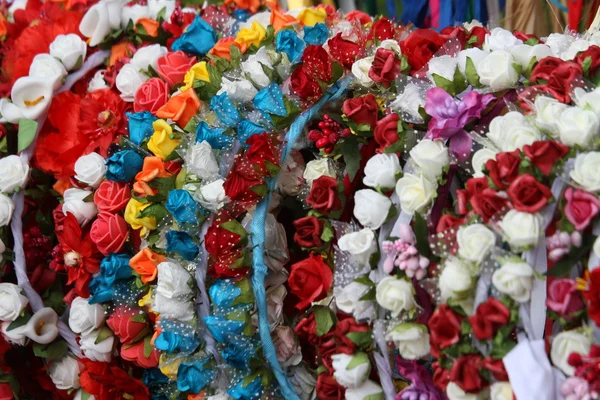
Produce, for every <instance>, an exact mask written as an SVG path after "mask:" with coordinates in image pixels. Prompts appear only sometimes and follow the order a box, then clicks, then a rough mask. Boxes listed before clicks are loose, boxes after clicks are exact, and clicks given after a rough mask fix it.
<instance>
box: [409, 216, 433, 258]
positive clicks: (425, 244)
mask: <svg viewBox="0 0 600 400" xmlns="http://www.w3.org/2000/svg"><path fill="white" fill-rule="evenodd" d="M413 221H414V226H413V227H414V232H415V238H416V239H417V244H416V247H417V250H419V253H420V254H421V255H422V256H423V257H426V258H429V259H431V248H430V247H429V229H428V228H427V221H426V220H425V219H424V218H423V217H422V216H421V214H419V213H415V215H414V216H413Z"/></svg>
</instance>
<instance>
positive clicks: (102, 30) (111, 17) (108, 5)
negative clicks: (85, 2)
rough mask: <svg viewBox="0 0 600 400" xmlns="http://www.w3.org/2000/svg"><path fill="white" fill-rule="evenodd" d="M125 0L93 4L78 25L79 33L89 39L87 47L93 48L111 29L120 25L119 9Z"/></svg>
mask: <svg viewBox="0 0 600 400" xmlns="http://www.w3.org/2000/svg"><path fill="white" fill-rule="evenodd" d="M125 3H127V0H103V1H100V2H98V3H96V4H94V5H93V6H92V7H91V8H90V9H89V10H88V11H87V12H86V13H85V15H84V16H83V18H82V20H81V22H80V23H79V31H80V32H81V34H82V35H83V36H85V37H87V38H90V42H89V45H90V46H91V47H94V46H96V45H98V44H99V43H100V42H102V41H103V40H104V38H105V37H106V35H108V34H109V33H110V30H111V29H119V27H120V25H121V8H122V7H123V6H124V5H125Z"/></svg>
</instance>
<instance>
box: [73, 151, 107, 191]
mask: <svg viewBox="0 0 600 400" xmlns="http://www.w3.org/2000/svg"><path fill="white" fill-rule="evenodd" d="M105 174H106V161H105V160H104V157H102V156H101V155H100V154H98V153H90V154H87V155H85V156H81V157H79V158H78V159H77V161H76V162H75V179H77V180H78V181H79V182H83V183H85V184H87V185H89V186H91V187H93V188H97V187H98V186H100V183H101V182H102V180H103V179H104V175H105Z"/></svg>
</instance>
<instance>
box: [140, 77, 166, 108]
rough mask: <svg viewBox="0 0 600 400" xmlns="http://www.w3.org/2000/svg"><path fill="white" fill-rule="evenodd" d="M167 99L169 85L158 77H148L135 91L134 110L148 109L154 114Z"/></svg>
mask: <svg viewBox="0 0 600 400" xmlns="http://www.w3.org/2000/svg"><path fill="white" fill-rule="evenodd" d="M168 99H169V85H167V83H166V82H165V81H162V80H160V79H158V78H150V79H148V80H147V81H146V82H144V83H142V85H141V86H140V87H139V88H138V90H137V91H136V92H135V99H134V100H133V109H134V111H135V112H141V111H149V112H151V113H152V114H155V113H156V111H158V109H159V108H161V107H162V106H163V105H165V103H166V102H167V100H168Z"/></svg>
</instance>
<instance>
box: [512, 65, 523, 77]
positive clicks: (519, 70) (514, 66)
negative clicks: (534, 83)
mask: <svg viewBox="0 0 600 400" xmlns="http://www.w3.org/2000/svg"><path fill="white" fill-rule="evenodd" d="M512 66H513V68H514V69H515V71H517V75H521V74H522V72H523V67H521V64H519V63H512Z"/></svg>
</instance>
